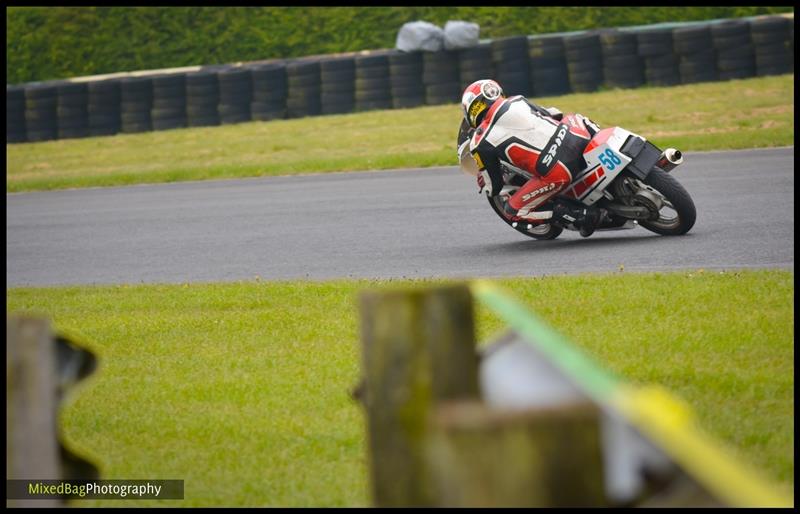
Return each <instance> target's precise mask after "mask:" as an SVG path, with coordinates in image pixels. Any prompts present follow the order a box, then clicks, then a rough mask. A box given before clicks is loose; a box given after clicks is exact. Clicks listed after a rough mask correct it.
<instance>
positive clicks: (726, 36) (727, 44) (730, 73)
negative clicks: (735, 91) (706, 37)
mask: <svg viewBox="0 0 800 514" xmlns="http://www.w3.org/2000/svg"><path fill="white" fill-rule="evenodd" d="M711 40H712V41H713V43H714V51H715V52H716V56H717V77H718V78H719V79H720V80H730V79H743V78H747V77H753V76H755V74H756V61H755V51H754V50H753V43H752V41H751V40H750V24H749V23H747V22H746V21H744V20H730V21H725V22H723V23H719V24H715V25H712V26H711Z"/></svg>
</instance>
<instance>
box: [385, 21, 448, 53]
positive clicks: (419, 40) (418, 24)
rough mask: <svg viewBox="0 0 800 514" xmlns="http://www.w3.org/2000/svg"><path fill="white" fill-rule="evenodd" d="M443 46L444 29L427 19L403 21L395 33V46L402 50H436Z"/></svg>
mask: <svg viewBox="0 0 800 514" xmlns="http://www.w3.org/2000/svg"><path fill="white" fill-rule="evenodd" d="M443 46H444V31H443V30H442V29H441V27H437V26H436V25H434V24H433V23H429V22H427V21H410V22H408V23H404V24H403V26H402V27H400V32H398V33H397V43H396V44H395V48H397V49H398V50H402V51H404V52H415V51H418V50H423V51H426V52H438V51H439V50H441V49H442V47H443Z"/></svg>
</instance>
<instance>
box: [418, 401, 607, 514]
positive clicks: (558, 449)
mask: <svg viewBox="0 0 800 514" xmlns="http://www.w3.org/2000/svg"><path fill="white" fill-rule="evenodd" d="M427 456H428V459H429V463H430V469H431V472H432V480H433V483H434V485H435V488H436V490H437V494H438V498H439V504H438V505H437V506H441V507H602V506H606V499H605V490H604V483H603V460H602V442H601V437H600V427H599V412H598V410H597V407H595V406H594V405H593V404H591V403H588V402H586V403H583V402H581V403H573V404H570V405H564V406H560V407H551V408H541V409H529V410H497V409H492V408H490V407H489V406H487V405H486V404H483V403H479V402H463V401H462V402H450V403H448V404H446V405H443V406H441V407H440V408H439V409H438V410H437V412H436V415H435V416H434V418H433V427H432V429H431V437H430V439H429V446H428V453H427Z"/></svg>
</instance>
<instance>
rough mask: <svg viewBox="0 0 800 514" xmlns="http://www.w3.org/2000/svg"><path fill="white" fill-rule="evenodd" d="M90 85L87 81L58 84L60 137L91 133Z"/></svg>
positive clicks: (57, 119)
mask: <svg viewBox="0 0 800 514" xmlns="http://www.w3.org/2000/svg"><path fill="white" fill-rule="evenodd" d="M88 104H89V86H88V85H87V84H86V82H65V83H63V84H61V85H59V86H58V102H57V107H56V124H57V125H58V139H71V138H80V137H87V136H88V135H89V111H88Z"/></svg>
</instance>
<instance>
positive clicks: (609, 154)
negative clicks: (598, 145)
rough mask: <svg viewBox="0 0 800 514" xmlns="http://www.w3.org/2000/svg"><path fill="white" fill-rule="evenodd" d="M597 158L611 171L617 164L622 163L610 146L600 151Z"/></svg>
mask: <svg viewBox="0 0 800 514" xmlns="http://www.w3.org/2000/svg"><path fill="white" fill-rule="evenodd" d="M598 159H599V160H600V164H602V165H603V167H604V168H605V169H607V170H608V171H613V170H614V169H615V168H616V167H617V166H618V165H620V164H622V161H621V160H620V158H619V157H617V154H615V153H614V151H613V150H611V148H607V149H606V151H605V152H603V153H601V154H600V156H599V157H598Z"/></svg>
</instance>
